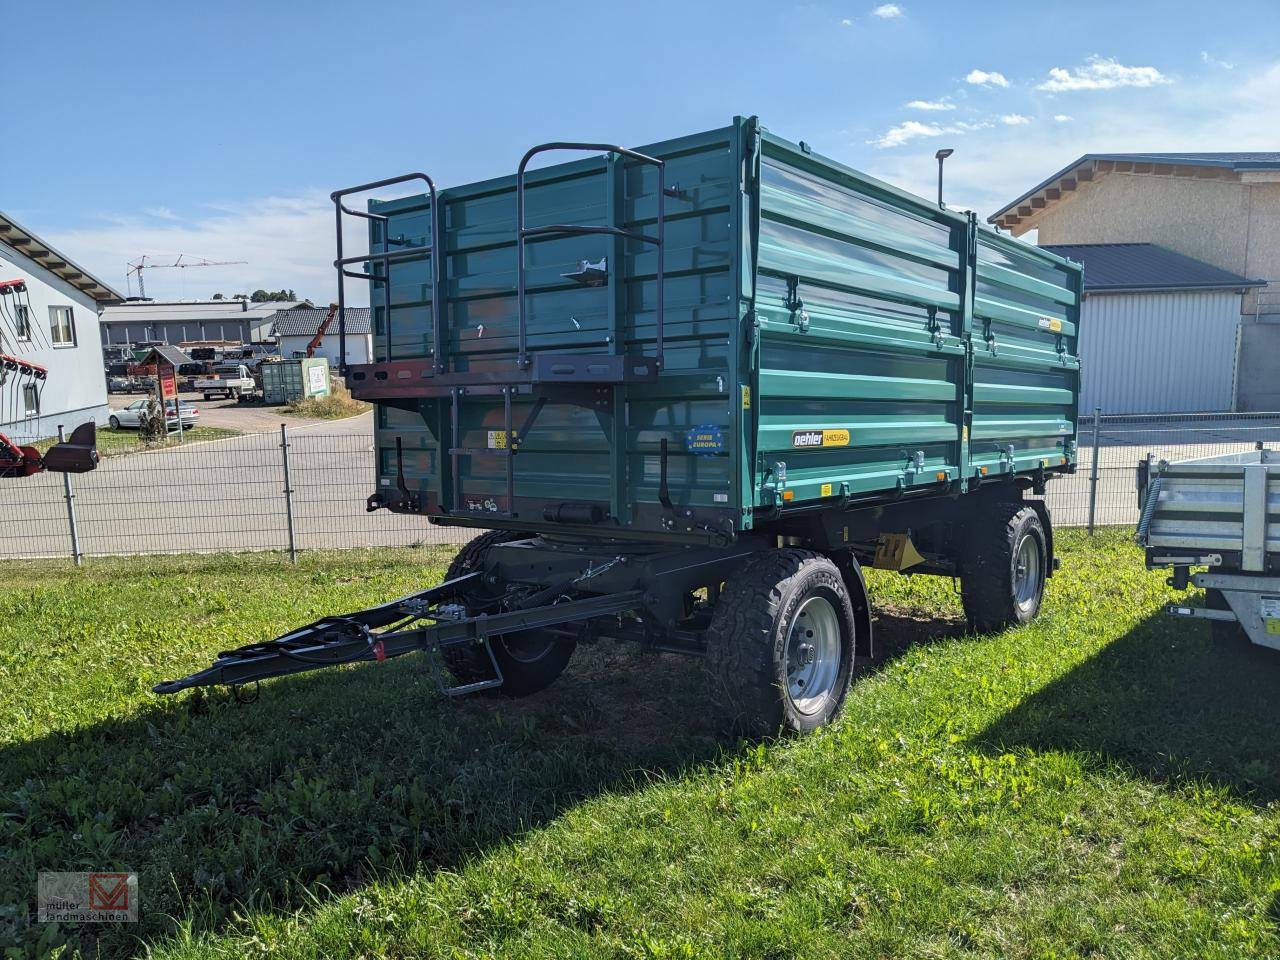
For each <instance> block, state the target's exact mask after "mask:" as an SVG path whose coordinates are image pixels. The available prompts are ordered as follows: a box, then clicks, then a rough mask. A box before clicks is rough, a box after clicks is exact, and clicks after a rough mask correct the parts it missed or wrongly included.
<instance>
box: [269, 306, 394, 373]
mask: <svg viewBox="0 0 1280 960" xmlns="http://www.w3.org/2000/svg"><path fill="white" fill-rule="evenodd" d="M328 315H329V311H328V310H305V309H297V310H290V311H288V312H287V313H279V314H276V317H275V327H274V330H273V333H274V334H275V337H276V341H277V342H278V343H279V344H280V356H282V357H295V356H296V357H300V356H303V355H304V354H305V353H306V351H307V344H308V343H310V342H311V339H312V337H314V336H315V335H316V331H317V330H319V329H320V325H321V324H322V323H324V319H325V317H327V316H328ZM346 317H347V325H346V326H347V363H372V362H373V327H372V325H371V320H370V316H369V308H368V307H347V309H346ZM338 352H339V351H338V319H337V317H334V319H333V322H332V323H331V324H329V329H328V330H327V331H325V335H324V339H322V340H321V341H320V344H319V346H318V347H317V348H316V352H315V356H317V357H328V358H329V366H331V367H332V368H333V369H335V370H337V369H338V366H339V364H338Z"/></svg>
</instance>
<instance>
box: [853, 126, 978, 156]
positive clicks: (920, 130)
mask: <svg viewBox="0 0 1280 960" xmlns="http://www.w3.org/2000/svg"><path fill="white" fill-rule="evenodd" d="M990 126H991V123H990V121H986V120H984V121H981V122H979V123H969V122H967V121H964V120H958V121H956V122H955V123H951V124H948V125H947V126H945V127H944V126H941V125H939V124H936V123H921V122H920V121H919V120H904V121H902V123H900V124H898V125H897V126H896V127H890V128H889V129H888V130H886V131H885V132H884V133H883V134H881V135H880V136H878V137H876V138H875V139H873V140H868V141H867V143H869V144H871V145H872V146H873V147H877V148H879V149H881V150H884V149H887V148H889V147H900V146H902V145H903V144H904V143H908V142H910V141H911V140H918V139H920V138H921V137H940V136H942V135H943V134H944V133H948V134H954V135H961V134H964V133H969V132H971V131H973V130H985V129H987V128H988V127H990Z"/></svg>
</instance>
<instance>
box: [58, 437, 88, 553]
mask: <svg viewBox="0 0 1280 960" xmlns="http://www.w3.org/2000/svg"><path fill="white" fill-rule="evenodd" d="M66 439H67V433H66V431H65V430H63V428H62V424H58V442H59V443H62V442H63V441H65V440H66ZM62 491H63V496H64V497H65V498H66V501H67V526H68V527H70V529H71V559H72V560H74V561H75V562H76V566H77V567H78V566H80V565H81V564H83V563H84V557H83V556H82V555H81V553H80V527H79V526H78V525H77V524H76V495H75V491H74V490H72V488H71V474H70V473H63V474H62Z"/></svg>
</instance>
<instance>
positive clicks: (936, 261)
mask: <svg viewBox="0 0 1280 960" xmlns="http://www.w3.org/2000/svg"><path fill="white" fill-rule="evenodd" d="M574 152H576V153H577V154H578V156H576V157H575V158H573V159H570V160H568V161H567V162H561V163H557V164H554V165H542V166H537V162H540V161H543V160H544V159H545V158H546V156H547V155H548V154H553V153H554V154H558V155H560V157H561V158H563V156H564V155H565V154H568V153H574ZM584 155H585V156H584ZM414 183H419V184H421V185H422V187H423V188H424V189H422V190H420V191H419V192H417V193H416V194H413V195H409V196H404V197H401V198H399V199H393V200H374V201H369V202H368V203H367V206H366V207H365V208H363V209H361V208H359V207H358V206H351V205H349V203H354V201H352V200H351V199H350V198H352V197H354V196H356V195H357V194H359V193H361V192H368V191H370V190H378V191H380V192H382V191H385V190H386V189H387V188H390V187H392V186H397V185H402V184H403V185H408V184H414ZM406 188H407V187H406ZM334 201H335V210H336V218H337V222H338V260H337V264H336V265H337V266H338V269H339V273H340V276H341V277H357V278H360V279H364V280H368V281H369V284H370V302H371V305H372V308H373V318H374V359H373V362H371V363H367V364H361V365H354V366H350V367H346V368H345V369H344V371H343V372H344V373H345V374H346V376H347V381H348V383H349V384H350V388H351V392H352V394H353V395H354V396H356V397H358V398H361V399H365V400H369V401H371V402H373V403H374V404H376V414H375V417H376V419H375V446H376V458H377V477H376V484H377V485H376V488H375V491H374V492H373V494H372V495H371V496H370V498H369V509H370V510H377V509H389V510H392V511H397V512H402V513H416V514H422V515H423V516H424V517H425V518H426V519H427V520H428V521H430V522H431V523H436V524H444V525H451V526H469V527H475V528H477V529H480V530H487V531H490V532H488V533H484V534H482V535H481V536H480V537H478V538H477V539H476V540H474V541H473V542H472V543H471V544H470V545H468V547H466V548H464V550H463V551H462V553H460V554H459V557H458V559H457V560H456V561H455V563H454V566H453V568H452V569H451V571H450V581H449V582H448V583H446V584H445V585H443V586H442V587H441V588H433V590H434V591H435V592H432V591H426V592H425V593H424V594H422V595H415V597H416V599H414V598H406V602H409V606H408V607H396V608H395V609H396V611H397V612H400V613H405V612H406V611H410V612H412V611H417V610H422V611H425V612H424V614H423V616H424V617H426V618H427V619H428V620H432V621H433V625H430V626H417V625H415V626H413V627H404V626H403V625H401V626H400V627H398V628H397V629H395V630H390V631H388V629H383V630H382V631H381V632H377V631H374V630H373V628H370V629H369V631H368V632H369V637H366V638H363V639H362V640H360V641H359V642H365V641H367V644H368V645H369V651H372V650H373V646H372V645H373V644H375V643H383V644H384V645H383V646H382V647H380V648H379V650H380V651H381V654H380V655H382V656H385V655H387V647H386V644H385V642H384V640H373V639H369V638H370V637H382V638H384V639H385V638H388V637H392V638H401V637H403V640H402V641H398V642H396V643H393V644H392V646H393V647H394V652H397V653H398V652H407V651H408V650H409V649H419V648H423V647H425V648H427V649H428V650H429V651H431V652H432V657H431V661H432V663H433V665H434V664H436V662H437V659H439V660H440V661H441V663H443V664H444V665H445V666H447V667H448V669H449V673H450V674H451V675H452V677H453V680H454V681H455V683H454V684H453V685H450V684H449V682H448V680H447V679H446V678H445V676H444V674H443V672H441V673H440V674H439V676H440V679H441V684H442V686H444V687H445V688H446V689H447V690H448V691H450V692H456V691H459V690H461V691H467V690H478V689H490V690H497V691H499V692H501V693H505V694H509V695H516V694H520V693H526V692H532V691H533V690H535V689H540V688H541V687H542V686H545V685H546V684H547V683H549V682H550V681H551V680H553V679H554V677H555V675H557V674H558V673H559V672H560V670H561V669H563V667H564V664H565V662H567V660H568V656H569V654H570V653H571V652H572V650H573V647H574V646H575V645H576V644H577V643H580V642H593V641H595V640H598V639H601V638H603V637H613V638H618V639H623V638H625V639H636V640H639V641H641V642H643V643H647V644H649V645H651V646H654V647H656V648H658V649H666V650H678V651H681V652H688V653H694V654H700V655H705V656H707V657H708V659H709V667H710V673H711V675H712V677H713V678H714V680H715V687H716V699H717V700H718V701H719V702H721V703H722V704H723V705H725V706H726V707H727V708H728V710H729V711H730V712H731V713H732V714H733V715H734V716H736V717H737V718H738V719H740V720H744V721H746V722H747V723H748V724H749V725H754V726H758V727H760V726H775V727H776V726H779V725H780V726H784V727H790V728H793V729H809V728H811V727H813V726H816V725H817V724H819V723H821V722H824V721H825V720H827V719H829V718H830V716H832V715H834V713H835V712H836V711H837V710H838V709H839V707H840V705H841V703H842V702H843V698H844V695H845V691H846V690H847V689H848V682H849V679H850V677H851V676H852V675H853V672H854V668H855V667H856V665H857V663H858V662H859V658H865V657H869V656H870V655H871V653H872V645H871V636H870V616H869V604H868V601H867V598H866V591H865V587H864V586H863V583H862V577H861V574H860V567H861V566H865V565H876V566H883V567H890V568H893V569H898V570H903V571H908V572H913V573H914V572H918V573H933V574H940V575H945V576H953V577H959V578H960V580H961V584H962V593H963V596H964V599H965V607H966V610H967V612H968V614H969V617H970V619H971V621H972V622H973V623H974V624H975V625H976V626H978V627H981V628H995V627H999V626H1002V625H1006V624H1016V623H1020V622H1025V620H1027V619H1030V617H1032V616H1034V615H1035V613H1036V611H1037V610H1038V607H1039V603H1040V597H1041V594H1042V591H1043V588H1044V583H1045V580H1046V579H1047V578H1048V577H1049V576H1050V575H1051V574H1052V571H1053V567H1054V562H1053V556H1052V550H1053V544H1052V528H1051V524H1050V519H1049V514H1048V510H1047V509H1046V508H1045V505H1044V502H1043V500H1041V499H1038V497H1037V495H1039V494H1043V492H1044V488H1045V484H1046V483H1047V482H1048V481H1049V480H1051V479H1052V478H1053V477H1054V476H1055V475H1058V474H1062V473H1069V472H1072V471H1074V469H1075V463H1076V430H1077V424H1076V419H1077V399H1078V395H1079V377H1080V364H1079V360H1078V356H1077V349H1076V348H1077V331H1078V323H1079V315H1080V309H1079V307H1080V291H1081V271H1080V268H1079V266H1078V265H1075V264H1073V263H1071V262H1069V261H1066V260H1063V259H1062V258H1059V257H1056V256H1054V255H1052V254H1050V253H1047V252H1045V251H1043V250H1040V249H1037V248H1035V247H1031V246H1028V245H1026V244H1023V243H1020V242H1018V241H1015V240H1013V239H1011V238H1009V237H1007V236H1003V235H1000V234H998V233H996V232H994V231H992V230H990V229H988V228H986V227H985V226H982V225H980V224H979V223H978V221H977V219H976V217H975V216H974V215H973V214H961V213H956V212H953V211H951V210H948V209H946V208H945V207H942V206H940V205H938V204H935V203H931V202H928V201H926V200H923V199H921V198H919V197H915V196H913V195H911V194H908V193H905V192H903V191H901V190H898V189H896V188H894V187H892V186H889V185H888V184H885V183H882V182H880V181H877V180H874V179H872V178H870V177H867V176H865V175H863V174H861V173H858V172H857V171H854V170H851V169H849V168H848V167H845V166H842V165H841V164H838V163H836V162H834V161H832V160H829V159H826V158H824V157H822V156H820V155H818V154H816V153H814V152H813V151H812V150H811V149H810V148H809V147H808V146H807V145H805V144H804V143H800V144H794V143H790V142H788V141H786V140H783V139H781V138H780V137H777V136H775V135H773V134H771V133H769V132H768V131H767V130H765V129H764V128H763V127H762V126H760V124H759V123H758V122H757V121H756V120H755V119H754V118H750V119H748V118H736V119H735V120H734V121H733V123H732V124H730V125H729V126H727V127H723V128H721V129H718V130H712V131H709V132H707V133H701V134H697V135H694V136H689V137H683V138H680V139H676V140H669V141H665V142H663V143H658V144H653V145H650V146H646V147H640V148H638V149H635V150H628V149H624V148H621V147H615V146H610V145H607V144H578V143H551V144H543V145H540V146H538V147H535V148H533V149H531V150H530V151H529V152H528V153H527V154H526V155H525V157H524V158H523V160H522V161H521V162H520V164H519V167H518V170H517V173H516V175H515V176H510V177H505V178H501V179H497V180H488V181H483V182H480V183H475V184H469V185H465V186H460V187H450V188H448V189H440V188H438V187H437V186H436V185H435V183H434V182H433V181H432V180H431V179H430V177H429V176H428V175H427V174H422V173H417V174H410V175H407V176H405V177H398V178H393V179H391V180H388V181H380V182H378V183H374V184H364V185H361V186H360V187H356V188H352V189H350V190H345V191H339V192H337V193H335V194H334ZM348 216H354V217H357V218H361V219H363V220H364V221H366V222H367V225H368V228H369V240H370V247H369V253H367V254H364V253H362V254H356V255H344V251H343V248H342V224H343V221H344V218H345V217H348ZM340 304H341V308H340V310H339V327H338V334H339V340H340V342H341V349H342V352H343V356H344V357H345V320H344V314H345V291H344V290H343V289H342V286H341V283H340ZM344 367H345V364H344ZM441 591H443V592H441ZM593 604H594V605H593ZM551 607H556V609H555V610H551V609H550V608H551ZM570 607H572V610H570V609H569V608H570ZM605 608H607V609H605ZM619 608H620V609H619ZM378 609H379V610H384V608H378ZM537 611H543V612H541V613H538V612H537ZM602 611H603V612H602ZM365 613H369V612H368V611H366V612H365ZM500 616H506V617H508V618H514V619H508V620H502V621H497V622H496V623H497V625H495V620H494V617H500ZM375 619H379V618H378V617H375ZM324 623H325V622H324V621H322V622H321V624H322V626H319V627H317V628H316V632H314V633H304V634H303V635H302V638H301V640H299V638H298V636H297V633H298V632H296V631H295V634H291V635H289V638H285V639H288V641H289V642H291V643H297V642H305V643H310V642H312V641H314V642H315V643H316V644H317V645H318V646H319V647H322V648H324V649H326V650H328V649H329V647H325V646H324V645H325V644H332V643H338V644H342V643H348V644H349V643H355V642H357V641H355V640H351V639H350V638H344V637H341V636H335V635H334V633H333V628H332V627H325V626H323V624H324ZM806 624H807V625H808V626H806ZM814 624H821V628H820V629H809V627H810V626H813V625H814ZM379 625H380V626H384V627H385V625H384V624H379ZM313 626H315V625H313ZM307 629H310V628H304V630H307ZM402 647H403V649H401V648H402ZM261 648H262V645H260V644H259V645H255V646H254V647H253V648H252V649H253V650H255V651H260V650H261ZM334 649H335V650H337V653H334V655H338V653H341V652H342V651H343V650H346V648H342V649H338V648H334ZM346 652H348V653H349V652H351V651H350V650H346ZM232 653H233V654H235V653H236V652H235V651H232ZM437 653H438V654H439V656H438V657H437V655H436V654H437ZM257 655H258V654H255V656H257ZM367 656H368V658H373V659H377V658H378V657H377V656H375V655H374V653H373V652H368V654H367ZM322 659H323V658H322ZM250 660H252V658H250ZM286 666H288V667H290V670H289V671H287V672H292V669H297V668H298V667H299V664H298V663H297V662H293V663H291V664H290V663H287V662H286V663H276V662H275V661H272V662H269V663H258V662H257V661H253V662H252V663H249V664H248V665H247V666H246V665H245V664H244V663H242V662H241V661H239V660H237V661H235V662H230V661H229V662H226V663H222V664H221V665H219V664H215V665H214V667H212V668H210V670H211V671H213V672H212V673H210V672H208V671H206V672H204V673H203V674H202V675H198V676H202V677H203V679H202V680H200V681H199V682H225V683H239V682H245V681H246V679H256V678H258V677H259V676H265V675H271V673H272V672H281V669H283V668H284V667H286ZM273 667H275V668H280V669H273ZM263 671H267V672H263ZM191 679H192V678H188V681H191ZM188 681H177V682H176V683H178V684H187V685H190V683H188ZM180 688H181V687H178V689H180ZM770 691H772V692H770Z"/></svg>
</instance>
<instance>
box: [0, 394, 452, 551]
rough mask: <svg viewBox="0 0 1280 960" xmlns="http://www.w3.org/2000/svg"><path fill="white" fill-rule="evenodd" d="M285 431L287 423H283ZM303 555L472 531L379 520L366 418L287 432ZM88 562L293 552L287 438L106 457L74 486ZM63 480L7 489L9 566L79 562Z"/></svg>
mask: <svg viewBox="0 0 1280 960" xmlns="http://www.w3.org/2000/svg"><path fill="white" fill-rule="evenodd" d="M274 426H275V427H276V428H277V429H278V426H279V422H278V419H277V422H276V423H275V424H274ZM289 461H290V463H289V466H290V480H291V484H292V487H293V490H294V495H293V514H294V516H293V520H294V535H295V542H296V543H297V545H298V547H299V549H308V548H319V547H326V548H327V547H353V546H354V547H374V546H408V545H411V544H416V543H455V542H460V541H465V540H467V539H469V538H470V536H471V534H470V533H469V532H468V531H464V530H453V529H447V528H444V527H432V526H430V525H429V524H428V523H427V521H426V520H425V519H423V518H421V517H406V516H398V515H395V514H391V513H389V512H387V511H385V510H383V511H378V512H377V513H373V514H370V513H368V512H366V510H365V499H366V498H367V497H368V496H369V494H370V493H372V492H373V490H374V456H373V443H372V421H371V417H370V416H369V415H363V416H360V417H353V418H350V419H348V420H341V421H317V422H311V423H306V424H303V425H301V426H294V427H290V429H289ZM72 484H73V489H74V493H75V506H76V513H77V524H78V528H79V533H80V548H81V551H82V552H83V553H84V554H86V555H88V556H97V555H110V554H127V553H195V552H205V553H207V552H213V551H248V550H268V549H284V548H286V547H287V546H288V544H289V520H288V514H287V512H286V502H285V496H284V488H285V482H284V466H283V460H282V451H281V449H280V435H279V433H278V432H275V431H272V432H270V433H258V434H249V435H245V436H241V437H232V438H229V439H226V440H215V441H211V442H207V443H193V444H190V445H187V446H175V447H171V448H167V449H162V450H154V451H148V452H145V453H136V454H130V455H127V456H116V457H108V458H105V459H104V460H103V461H102V463H101V464H100V465H99V467H98V469H96V470H94V471H92V472H91V473H86V474H80V475H78V476H74V477H72ZM70 551H71V545H70V534H69V524H68V519H67V505H66V499H65V496H64V488H63V478H62V476H61V475H55V474H40V475H37V476H34V477H28V478H26V479H24V480H22V481H8V482H5V483H3V484H0V557H6V556H7V557H24V556H25V557H38V556H67V555H69V554H70Z"/></svg>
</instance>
